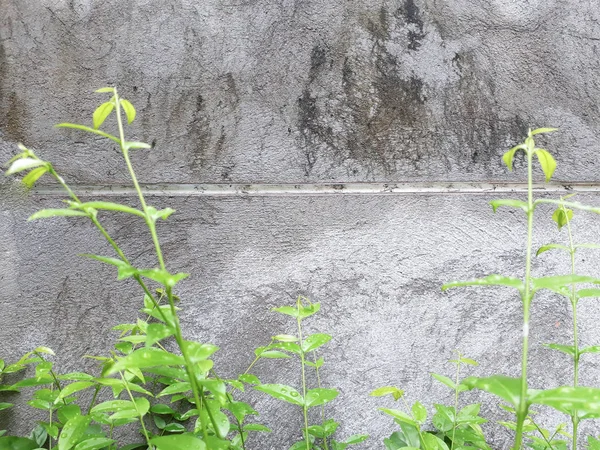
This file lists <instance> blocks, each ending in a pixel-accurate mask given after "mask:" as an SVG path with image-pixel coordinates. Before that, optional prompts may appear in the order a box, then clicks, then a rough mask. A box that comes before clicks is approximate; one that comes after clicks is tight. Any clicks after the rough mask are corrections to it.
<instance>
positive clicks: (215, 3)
mask: <svg viewBox="0 0 600 450" xmlns="http://www.w3.org/2000/svg"><path fill="white" fill-rule="evenodd" d="M599 19H600V13H599V12H598V10H597V8H596V6H595V5H594V4H593V3H591V2H585V1H583V0H581V1H576V2H570V3H569V4H568V5H565V3H564V2H559V1H556V0H554V1H546V2H541V1H530V2H527V3H525V2H523V3H514V2H500V1H483V0H481V1H471V2H467V1H462V0H460V1H459V0H454V1H441V0H424V1H418V0H406V1H378V2H372V1H371V2H367V1H362V0H361V1H356V2H344V1H341V0H331V1H322V0H312V1H305V2H295V1H294V2H292V1H287V0H283V1H278V2H274V1H261V0H257V1H225V0H223V1H220V0H209V1H206V2H202V3H199V2H191V1H179V2H175V1H161V2H158V1H151V0H149V1H148V0H138V1H131V2H126V3H123V2H116V1H105V2H93V1H89V0H87V1H84V0H72V1H69V2H67V1H59V0H57V1H51V0H41V1H36V2H30V1H24V0H0V160H2V161H4V160H6V159H8V158H9V157H10V156H11V155H12V154H13V153H14V151H16V143H17V142H23V143H25V144H26V145H28V146H31V147H32V148H34V149H35V150H36V151H38V153H39V154H40V155H41V156H42V157H45V158H47V159H50V160H52V161H53V162H55V165H56V167H57V168H58V170H59V171H60V172H61V173H63V174H64V175H65V178H66V179H67V180H69V182H71V183H73V184H74V185H75V186H79V187H81V190H82V191H83V192H89V193H91V194H93V195H97V194H98V193H99V192H100V191H104V192H105V193H108V194H109V195H111V196H112V197H113V200H116V201H133V202H134V201H135V200H134V199H133V198H131V197H130V193H131V189H130V188H128V187H127V186H128V179H127V176H126V175H127V174H126V170H125V168H124V166H123V164H122V163H121V161H120V156H119V154H118V152H117V151H116V149H115V148H114V146H112V145H109V144H106V143H105V142H104V141H102V140H99V139H95V138H93V137H90V136H85V135H81V134H79V133H76V132H73V131H64V130H63V131H61V130H55V129H52V128H51V126H52V125H53V124H54V123H57V122H61V121H65V120H68V121H79V122H87V123H91V113H92V111H93V109H94V107H95V105H96V104H98V102H99V101H101V97H99V96H98V95H97V94H92V91H93V90H94V89H95V88H97V87H101V86H104V85H113V84H114V85H117V86H119V87H120V89H121V92H122V93H123V95H124V96H125V97H127V98H129V99H130V100H131V101H132V102H133V103H134V104H135V105H136V106H137V107H138V114H139V116H138V120H137V121H136V122H135V123H134V125H132V127H131V128H130V133H131V135H132V136H135V137H136V138H139V139H143V140H146V141H147V142H150V143H153V144H154V148H153V149H152V150H151V151H148V152H144V153H142V152H140V153H138V154H136V155H135V156H134V163H135V166H136V169H137V170H138V172H139V177H140V180H141V181H142V182H143V183H145V184H146V186H147V188H148V190H149V191H150V192H151V193H153V196H152V201H151V202H152V204H155V205H157V206H167V205H169V206H172V207H174V208H175V209H177V213H176V214H175V215H173V216H172V218H171V219H170V220H169V221H168V222H167V223H164V224H161V226H160V230H159V231H160V235H161V237H162V239H163V241H164V249H165V255H166V258H167V261H168V262H169V265H170V267H171V268H173V270H182V271H187V272H191V273H192V274H193V276H192V277H190V279H189V280H186V281H185V282H184V283H182V285H181V292H180V293H181V296H182V298H183V299H184V305H185V309H184V311H183V323H184V327H185V330H186V333H187V335H188V336H190V337H195V338H197V339H201V340H207V341H211V342H214V343H216V344H217V345H219V346H220V347H221V349H222V350H221V351H220V352H219V353H218V354H217V363H218V365H219V367H220V370H221V371H222V372H223V373H224V374H227V375H234V374H236V373H238V372H239V371H243V370H244V369H245V368H246V366H247V364H249V362H250V361H251V357H252V349H253V348H254V347H256V346H258V345H261V344H263V343H265V342H266V341H267V340H268V339H269V337H270V336H271V335H272V334H275V333H277V332H280V331H282V330H286V329H287V327H289V326H290V324H288V323H286V322H285V321H283V320H281V318H278V317H277V316H276V315H274V314H270V313H269V312H268V311H269V309H270V308H272V307H273V306H278V305H281V304H285V303H291V302H293V300H294V299H295V297H296V296H297V295H298V294H303V295H307V296H309V297H310V298H311V299H313V300H314V301H320V302H321V303H322V307H323V312H322V314H320V315H319V316H317V317H316V318H315V319H314V320H313V321H312V322H311V323H310V327H311V328H313V329H314V330H319V331H327V332H330V333H331V334H333V335H334V341H333V342H332V343H331V344H330V345H329V346H327V347H326V350H325V351H324V356H325V358H326V361H327V363H326V366H325V369H324V371H323V374H322V375H323V381H324V383H325V384H328V385H331V386H338V387H339V388H340V391H341V393H342V395H341V396H340V398H339V399H338V400H336V401H335V402H333V403H331V405H330V406H329V411H331V413H332V414H333V415H334V416H335V417H336V418H338V419H339V420H340V421H341V422H342V424H343V425H342V427H341V429H340V435H341V436H347V435H350V434H353V433H358V432H366V433H369V434H371V435H372V439H371V440H370V441H368V442H367V443H365V444H364V445H362V446H361V447H360V448H373V449H377V448H382V444H381V439H382V437H383V436H386V435H387V434H389V433H390V432H391V431H392V430H393V429H394V425H393V423H392V421H391V419H387V418H385V417H383V416H382V415H381V414H379V413H378V412H377V407H378V406H383V405H386V406H387V405H389V404H388V403H386V401H385V400H376V399H372V398H369V397H368V396H367V393H368V392H369V391H370V390H371V389H373V388H375V387H377V386H380V385H386V384H397V385H400V386H402V387H404V388H405V389H406V390H407V392H408V395H409V399H411V400H415V399H422V400H423V401H424V403H425V404H427V405H431V404H432V403H433V402H437V401H441V400H444V401H451V398H450V397H451V396H450V395H449V394H448V393H447V392H445V391H444V389H443V388H442V387H440V386H438V385H436V384H434V383H433V382H432V381H431V380H430V378H429V375H428V373H429V372H430V371H438V372H444V371H446V370H447V371H449V370H450V367H449V366H448V365H446V364H445V363H444V361H445V360H447V359H448V358H450V357H451V356H452V351H453V350H454V349H455V348H460V349H461V350H462V351H463V352H465V353H466V354H468V355H469V356H471V357H473V358H475V359H477V360H479V361H480V362H481V365H482V367H481V368H480V369H478V371H477V372H476V373H478V374H490V373H495V372H504V373H508V374H516V373H517V370H518V354H517V353H516V351H515V349H516V348H518V346H519V340H520V337H519V336H520V331H519V315H520V306H519V302H518V300H517V299H515V298H514V296H512V293H511V292H510V291H506V290H503V289H489V290H483V289H477V290H476V289H468V290H460V291H452V292H449V293H445V294H444V293H441V292H440V286H441V284H442V283H443V282H445V281H448V280H451V279H461V278H471V277H473V276H480V275H485V274H488V273H505V274H511V275H515V276H520V275H521V269H520V268H521V267H522V259H523V250H522V248H523V241H524V235H523V227H524V223H523V220H522V217H521V216H520V215H519V214H517V213H516V212H513V211H509V210H507V211H502V212H499V213H498V214H496V215H495V216H494V215H493V214H492V213H491V210H490V208H489V207H488V206H487V202H488V201H489V200H490V199H492V198H496V196H494V195H493V194H492V193H491V192H490V191H493V190H499V191H510V190H515V191H517V194H516V195H522V190H523V185H522V180H523V178H522V177H523V175H524V174H523V170H522V164H520V162H517V164H516V166H517V174H515V175H513V174H509V173H507V172H506V170H505V168H503V167H502V165H501V164H500V156H501V155H502V153H503V152H504V151H505V150H506V149H507V148H508V147H509V146H511V145H514V144H515V143H516V142H517V141H518V139H520V138H521V136H522V135H523V133H524V132H526V129H527V127H528V126H540V125H544V126H545V125H552V126H558V127H560V128H561V132H560V134H556V135H553V136H552V137H551V138H547V139H544V140H543V141H542V142H543V143H544V144H547V145H548V148H549V149H550V150H551V151H553V152H554V153H555V154H556V158H557V161H558V163H559V166H558V169H557V173H556V182H555V183H554V184H553V185H552V186H551V190H552V191H553V192H552V193H551V194H548V195H553V196H556V195H557V193H558V192H560V191H562V190H563V189H564V186H567V187H569V186H571V185H573V186H580V187H581V189H582V190H583V191H585V192H586V193H585V194H583V195H581V201H589V202H591V203H595V204H600V195H599V193H600V192H599V191H600V184H598V175H597V170H596V165H597V163H596V161H597V141H598V139H597V138H598V134H599V131H600V130H599V126H598V107H597V101H598V98H599V96H600V95H599V94H600V87H599V86H598V84H597V82H596V78H597V77H596V74H597V72H598V71H597V69H598V66H599V65H600V59H599V58H598V55H597V48H596V47H597V42H598V40H599V39H600V25H599V24H598V20H599ZM107 126H108V127H111V126H113V125H112V123H108V124H107ZM519 182H521V184H519ZM219 183H221V184H219ZM507 183H517V184H507ZM273 186H275V188H273ZM386 186H387V187H386ZM389 186H396V188H390V187H389ZM397 186H400V187H399V188H398V187H397ZM111 189H112V192H111ZM359 191H360V192H362V194H361V193H359ZM390 192H395V193H390ZM452 192H455V193H452ZM500 196H501V197H506V196H510V194H509V193H506V192H502V194H501V195H500ZM60 198H61V197H60V196H59V195H57V190H56V189H55V188H54V187H53V186H52V184H48V183H47V182H46V181H44V182H43V183H42V187H41V188H40V189H38V190H36V191H33V192H31V193H29V194H26V193H24V192H23V191H22V190H21V189H20V188H19V187H18V186H17V182H16V181H15V180H13V179H2V180H1V181H0V217H1V219H0V251H1V252H2V258H1V259H0V287H1V289H2V296H0V307H1V308H2V315H1V316H0V342H2V344H3V346H2V347H3V350H2V355H5V356H6V358H7V359H10V358H11V357H17V355H19V354H20V353H22V352H24V351H27V350H29V349H30V348H31V347H32V346H36V345H48V346H50V347H52V348H54V349H55V350H56V351H57V353H58V357H57V363H58V364H59V365H60V366H61V367H63V368H64V370H72V369H75V368H76V367H78V366H79V365H80V364H82V361H81V359H80V358H81V356H82V355H84V354H88V353H94V352H102V351H103V350H105V349H106V348H108V347H109V346H110V345H111V344H112V341H113V338H114V336H113V335H112V334H111V333H110V332H109V331H108V330H109V329H110V327H111V326H112V325H114V324H116V323H118V321H120V320H127V319H128V318H133V317H135V314H136V311H137V309H138V308H139V307H140V301H141V299H140V296H139V292H138V291H137V289H136V288H135V286H133V284H131V283H129V282H117V281H116V276H115V274H114V272H113V271H112V270H111V269H110V268H107V267H102V266H100V265H99V264H97V263H94V262H92V261H87V260H82V259H80V258H78V257H77V256H76V255H77V254H78V253H82V252H92V253H104V254H109V250H110V249H109V248H107V246H106V245H105V244H104V243H103V242H102V241H101V239H100V238H99V237H98V236H97V235H96V233H95V231H94V229H93V227H92V226H91V225H90V224H88V223H86V222H85V221H83V222H82V221H79V220H71V219H54V220H52V221H45V222H34V223H26V218H27V217H28V215H29V214H31V213H32V212H33V211H35V210H36V209H38V208H42V207H47V206H50V205H57V204H59V201H60ZM103 220H105V222H106V224H107V227H108V228H109V229H110V230H112V231H113V232H114V235H115V236H116V237H117V238H118V240H119V242H122V244H123V246H124V248H126V249H127V250H128V251H129V252H130V254H131V255H132V259H133V260H134V261H135V262H138V263H139V264H151V263H152V256H151V251H152V248H151V243H150V241H149V240H148V238H147V236H146V234H145V233H144V231H143V228H142V227H141V226H140V225H141V224H139V223H137V222H135V221H132V220H128V219H125V220H124V219H123V218H122V217H116V216H111V215H107V216H106V218H105V219H103ZM599 229H600V222H599V221H598V220H596V218H594V217H591V216H581V218H580V219H578V223H576V224H575V232H576V235H577V237H578V239H580V240H581V241H596V242H598V238H597V236H598V232H599V231H600V230H599ZM536 231H537V232H539V236H540V240H539V241H538V243H540V244H541V243H542V242H545V241H547V240H553V239H559V238H560V235H559V234H558V233H557V232H556V231H555V229H554V227H553V224H552V223H551V221H550V219H549V216H546V217H543V218H540V221H539V222H538V223H537V224H536ZM597 261H598V260H597V258H595V257H593V256H592V254H589V255H587V254H586V255H582V256H581V260H580V261H579V264H580V265H581V271H582V272H584V273H594V271H595V270H597V265H598V264H597ZM566 270H568V265H567V264H566V262H565V261H561V260H560V258H558V257H556V256H551V255H544V257H543V258H540V260H539V261H537V260H536V262H535V271H536V274H547V273H555V272H556V271H566ZM582 310H583V312H582V318H581V333H582V339H583V341H584V342H585V343H589V344H597V343H598V338H599V336H598V333H597V327H596V324H597V323H598V319H599V318H600V317H599V316H600V312H599V310H598V309H597V308H596V307H595V304H594V302H593V301H590V302H586V303H584V304H582ZM533 321H534V323H533V324H532V341H533V342H532V357H531V358H532V370H531V376H532V385H536V386H540V387H542V386H553V385H557V384H564V383H567V382H568V380H569V377H570V375H569V370H568V369H565V367H564V365H563V363H565V361H564V360H563V359H562V358H561V357H560V355H554V354H551V353H548V352H547V351H545V350H543V349H541V348H540V346H539V344H540V343H543V342H548V341H561V342H568V339H569V336H570V331H569V330H570V325H569V324H570V315H569V308H568V305H567V304H566V303H565V302H564V301H561V300H560V299H557V298H554V297H552V296H548V295H547V296H541V297H540V298H539V299H538V300H537V301H536V304H535V305H534V312H533ZM257 372H258V375H260V376H261V377H262V379H263V381H265V382H276V381H282V380H283V381H287V382H289V383H297V382H298V371H297V368H296V367H293V366H290V365H286V364H283V365H280V364H279V363H278V362H265V363H264V364H263V363H261V365H260V366H259V367H258V368H257ZM597 373H598V362H597V360H594V358H593V357H590V358H589V359H587V360H586V361H585V363H584V366H583V368H582V382H583V383H586V384H595V385H598V384H599V382H600V379H599V378H598V376H597V375H596V374H597ZM252 397H253V400H254V401H256V402H257V409H259V410H261V411H262V419H263V420H264V421H265V422H266V423H267V424H269V425H271V426H272V427H273V428H274V430H275V432H274V433H273V434H272V435H270V436H264V437H263V438H262V441H258V440H257V441H255V442H254V443H253V448H255V449H260V450H263V449H274V450H281V449H284V448H286V445H289V444H290V443H291V442H293V439H294V438H298V437H299V436H300V433H299V427H300V418H299V416H298V414H297V413H298V411H295V410H294V409H292V408H284V407H282V406H281V405H280V404H277V403H274V402H271V401H267V400H266V399H264V398H263V397H260V396H252ZM473 398H475V397H471V399H473ZM481 398H482V401H483V403H484V408H485V410H486V412H487V413H488V414H489V415H490V416H493V417H499V416H500V413H499V412H498V410H497V409H496V408H495V406H494V402H493V401H492V400H491V399H490V398H488V397H486V396H483V397H481ZM549 417H550V419H549V420H551V421H552V420H562V419H561V418H560V417H559V416H557V415H552V414H550V416H549ZM34 419H35V417H33V416H31V412H30V411H29V410H25V409H23V410H18V411H16V412H15V413H14V414H13V413H10V414H9V413H5V412H0V429H1V428H2V427H4V426H8V425H10V426H15V427H16V428H17V429H20V430H24V429H27V428H28V427H31V426H33V425H32V424H33V423H34ZM586 426H587V429H588V430H596V431H597V430H598V426H597V424H595V423H593V422H590V423H588V424H586ZM489 433H490V436H491V438H492V439H493V442H494V445H495V446H496V448H499V449H501V448H507V446H508V435H507V434H506V433H504V432H502V431H500V430H498V429H496V428H490V429H489Z"/></svg>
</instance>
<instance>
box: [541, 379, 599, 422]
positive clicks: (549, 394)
mask: <svg viewBox="0 0 600 450" xmlns="http://www.w3.org/2000/svg"><path fill="white" fill-rule="evenodd" d="M529 397H530V401H531V403H535V404H538V405H546V406H550V407H552V408H554V409H557V410H558V411H561V412H564V413H566V414H568V415H573V414H575V412H577V413H578V415H580V416H589V417H591V416H596V415H600V389H598V388H590V387H581V386H577V387H572V386H563V387H559V388H555V389H547V390H543V391H538V392H536V393H535V394H533V395H530V396H529Z"/></svg>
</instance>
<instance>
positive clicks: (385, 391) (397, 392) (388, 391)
mask: <svg viewBox="0 0 600 450" xmlns="http://www.w3.org/2000/svg"><path fill="white" fill-rule="evenodd" d="M369 395H370V396H372V397H383V396H385V395H391V396H392V397H394V400H396V401H398V400H400V399H401V398H402V397H403V396H404V391H403V390H402V389H398V388H397V387H395V386H383V387H380V388H377V389H375V390H374V391H371V393H370V394H369Z"/></svg>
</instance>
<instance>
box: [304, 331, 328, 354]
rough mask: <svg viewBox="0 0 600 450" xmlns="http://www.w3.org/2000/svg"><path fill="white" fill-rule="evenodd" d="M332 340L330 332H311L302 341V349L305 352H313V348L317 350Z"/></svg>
mask: <svg viewBox="0 0 600 450" xmlns="http://www.w3.org/2000/svg"><path fill="white" fill-rule="evenodd" d="M330 340H331V335H329V334H324V333H316V334H311V335H310V336H307V337H306V339H304V342H302V350H303V351H304V352H305V353H307V352H312V351H313V350H316V349H317V348H319V347H321V346H322V345H324V344H326V343H327V342H329V341H330Z"/></svg>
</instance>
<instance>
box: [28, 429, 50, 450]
mask: <svg viewBox="0 0 600 450" xmlns="http://www.w3.org/2000/svg"><path fill="white" fill-rule="evenodd" d="M29 439H31V440H32V441H35V442H36V443H37V445H38V446H39V447H43V446H44V444H45V443H46V440H47V439H48V431H46V429H45V428H44V427H43V426H42V425H40V424H37V425H36V427H35V428H34V429H33V430H32V431H31V434H30V435H29Z"/></svg>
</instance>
